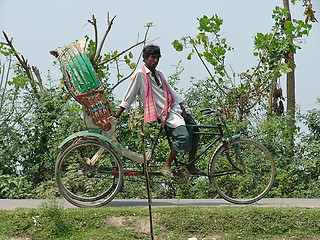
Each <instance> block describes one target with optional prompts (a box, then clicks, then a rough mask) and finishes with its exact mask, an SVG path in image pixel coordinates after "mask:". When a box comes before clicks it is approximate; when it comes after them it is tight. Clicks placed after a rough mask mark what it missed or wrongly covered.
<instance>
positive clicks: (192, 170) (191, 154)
mask: <svg viewBox="0 0 320 240" xmlns="http://www.w3.org/2000/svg"><path fill="white" fill-rule="evenodd" d="M195 157H196V151H193V150H191V151H190V152H189V162H191V161H192V160H193V159H194V158H195ZM194 164H195V162H193V163H191V165H190V166H189V167H188V170H189V173H191V174H194V173H198V172H199V171H200V170H199V169H198V168H196V166H195V165H194Z"/></svg>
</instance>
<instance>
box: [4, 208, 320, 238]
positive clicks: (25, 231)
mask: <svg viewBox="0 0 320 240" xmlns="http://www.w3.org/2000/svg"><path fill="white" fill-rule="evenodd" d="M152 213H153V222H154V236H155V239H166V240H167V239H168V240H170V239H179V240H181V239H188V238H191V237H196V238H197V239H198V240H200V239H206V240H207V239H320V209H319V208H289V207H281V208H257V207H252V206H247V207H165V208H153V210H152ZM149 230H150V225H149V215H148V209H146V208H98V209H97V208H96V209H64V208H63V207H61V206H59V205H58V204H57V203H55V202H52V203H49V204H45V205H43V206H42V207H40V208H38V209H16V210H1V211H0V239H1V240H6V239H8V240H9V239H10V240H14V239H19V240H22V239H32V240H36V239H46V240H47V239H81V240H83V239H93V240H95V239H108V240H109V239H117V240H118V239H150V233H149Z"/></svg>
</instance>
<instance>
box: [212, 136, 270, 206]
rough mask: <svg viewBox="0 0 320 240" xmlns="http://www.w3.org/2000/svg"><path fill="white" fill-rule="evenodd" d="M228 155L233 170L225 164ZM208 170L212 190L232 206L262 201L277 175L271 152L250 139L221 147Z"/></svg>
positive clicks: (228, 164)
mask: <svg viewBox="0 0 320 240" xmlns="http://www.w3.org/2000/svg"><path fill="white" fill-rule="evenodd" d="M239 154H240V156H241V159H242V161H243V164H242V163H241V160H240V159H239ZM227 155H228V156H229V158H230V159H231V160H232V162H233V163H234V166H232V165H231V164H230V162H229V161H228V157H227ZM209 166H210V169H209V179H210V182H211V185H212V187H213V188H214V189H215V190H216V191H217V192H218V193H219V195H220V196H221V197H222V198H224V199H225V200H227V201H229V202H231V203H235V204H250V203H254V202H256V201H258V200H260V199H261V198H263V197H264V196H265V195H266V194H267V193H268V192H269V190H270V188H271V187H272V184H273V182H274V178H275V175H276V170H275V164H274V161H273V158H272V156H271V154H270V152H269V151H268V150H267V149H266V148H265V147H264V146H263V145H262V144H260V143H258V142H256V141H253V140H250V139H236V140H234V143H231V144H221V145H220V146H219V147H218V148H217V150H216V151H215V153H214V154H213V156H212V158H211V161H210V165H209Z"/></svg>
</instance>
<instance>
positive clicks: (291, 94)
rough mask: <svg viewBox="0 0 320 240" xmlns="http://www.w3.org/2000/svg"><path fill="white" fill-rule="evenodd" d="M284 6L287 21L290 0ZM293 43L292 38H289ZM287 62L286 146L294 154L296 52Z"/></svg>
mask: <svg viewBox="0 0 320 240" xmlns="http://www.w3.org/2000/svg"><path fill="white" fill-rule="evenodd" d="M283 6H284V8H286V9H287V10H288V11H289V14H288V15H287V16H286V20H287V21H291V13H290V8H289V0H283ZM288 40H289V41H290V42H291V43H292V39H288ZM287 57H288V58H287V60H286V61H287V64H288V66H289V67H290V68H291V69H292V71H291V72H289V73H287V115H288V122H287V133H288V134H287V137H288V138H287V142H286V148H287V152H288V154H289V155H293V144H294V128H295V115H296V110H295V108H296V101H295V99H296V96H295V62H294V54H293V53H291V52H289V53H288V56H287Z"/></svg>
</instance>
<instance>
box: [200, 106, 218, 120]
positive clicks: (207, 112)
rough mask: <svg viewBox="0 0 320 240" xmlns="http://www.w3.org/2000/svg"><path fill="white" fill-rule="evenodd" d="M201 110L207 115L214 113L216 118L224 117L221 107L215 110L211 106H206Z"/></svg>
mask: <svg viewBox="0 0 320 240" xmlns="http://www.w3.org/2000/svg"><path fill="white" fill-rule="evenodd" d="M200 112H203V113H204V114H206V115H208V114H212V113H214V115H215V116H216V118H217V119H219V118H221V117H222V113H223V109H222V108H221V107H219V108H218V109H217V110H213V109H211V108H205V109H202V110H200Z"/></svg>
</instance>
